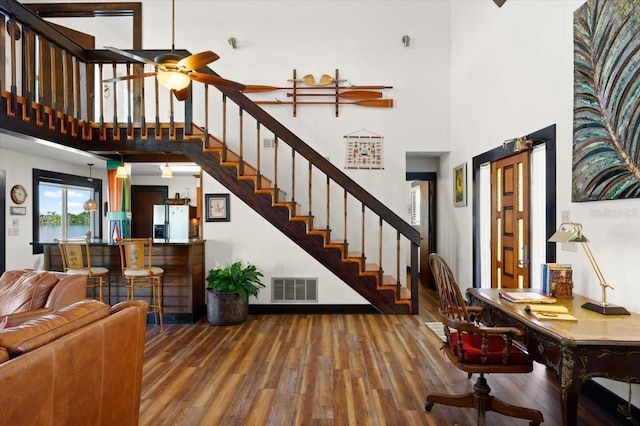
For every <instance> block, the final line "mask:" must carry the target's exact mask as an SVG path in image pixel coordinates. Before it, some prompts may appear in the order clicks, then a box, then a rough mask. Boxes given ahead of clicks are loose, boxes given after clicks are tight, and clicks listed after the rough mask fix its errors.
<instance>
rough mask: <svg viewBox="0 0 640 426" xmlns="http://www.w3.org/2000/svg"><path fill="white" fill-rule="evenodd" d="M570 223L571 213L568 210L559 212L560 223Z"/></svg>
mask: <svg viewBox="0 0 640 426" xmlns="http://www.w3.org/2000/svg"><path fill="white" fill-rule="evenodd" d="M569 222H571V212H570V211H569V210H562V211H561V212H560V223H569Z"/></svg>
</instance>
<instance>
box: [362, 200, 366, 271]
mask: <svg viewBox="0 0 640 426" xmlns="http://www.w3.org/2000/svg"><path fill="white" fill-rule="evenodd" d="M364 213H365V209H364V203H362V254H361V256H362V268H364V267H365V265H366V263H365V262H366V260H367V258H366V256H365V255H364V234H365V232H364V230H365V226H364V217H365V215H364ZM362 271H363V272H364V269H362Z"/></svg>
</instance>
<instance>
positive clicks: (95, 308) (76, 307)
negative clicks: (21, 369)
mask: <svg viewBox="0 0 640 426" xmlns="http://www.w3.org/2000/svg"><path fill="white" fill-rule="evenodd" d="M110 313H111V307H110V306H109V305H107V304H106V303H102V302H99V301H97V300H89V299H87V300H81V301H80V302H76V303H74V304H72V305H69V306H67V307H64V308H62V309H60V310H58V311H55V312H52V313H50V314H46V315H43V316H41V317H39V318H35V319H32V320H30V321H27V322H25V323H23V324H20V325H18V326H15V327H11V328H8V329H4V330H2V331H0V348H6V350H7V352H8V354H9V357H10V358H15V357H16V356H19V355H22V354H24V353H27V352H29V351H32V350H34V349H36V348H39V347H40V346H43V345H46V344H47V343H49V342H52V341H54V340H55V339H57V338H59V337H61V336H64V335H66V334H69V333H71V332H72V331H74V330H77V329H79V328H81V327H84V326H85V325H87V324H90V323H92V322H95V321H98V320H99V319H102V318H105V317H107V316H109V315H110Z"/></svg>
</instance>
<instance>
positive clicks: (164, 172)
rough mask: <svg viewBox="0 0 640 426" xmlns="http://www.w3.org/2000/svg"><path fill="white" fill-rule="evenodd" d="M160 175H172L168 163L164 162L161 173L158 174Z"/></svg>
mask: <svg viewBox="0 0 640 426" xmlns="http://www.w3.org/2000/svg"><path fill="white" fill-rule="evenodd" d="M160 177H163V178H172V177H173V172H172V171H171V167H169V163H166V164H165V165H164V166H162V175H160Z"/></svg>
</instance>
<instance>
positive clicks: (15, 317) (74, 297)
mask: <svg viewBox="0 0 640 426" xmlns="http://www.w3.org/2000/svg"><path fill="white" fill-rule="evenodd" d="M86 294H87V277H86V276H83V275H70V274H64V273H60V272H49V271H35V270H33V269H16V270H12V271H6V272H5V273H4V274H2V276H0V320H1V319H3V318H4V317H6V316H8V317H9V325H19V324H21V323H22V322H24V321H27V320H29V319H32V318H36V317H39V316H41V315H44V314H46V313H49V312H52V311H54V310H57V309H60V308H62V307H64V306H69V305H70V304H72V303H74V302H77V301H79V300H83V299H85V298H86V297H87V296H86Z"/></svg>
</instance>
